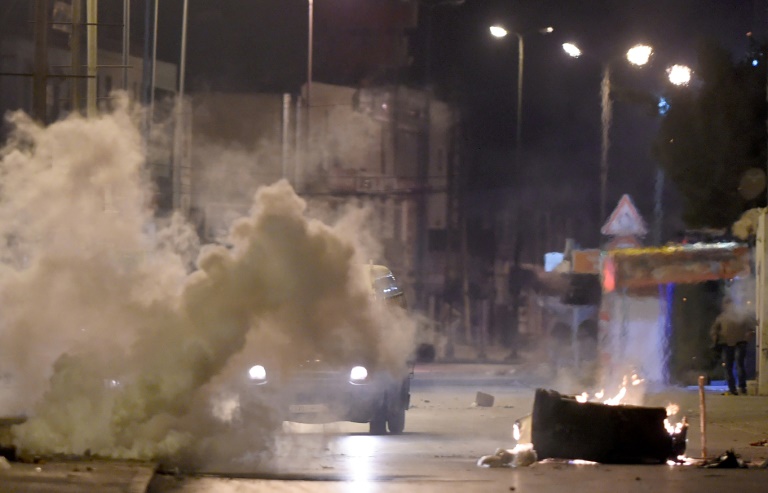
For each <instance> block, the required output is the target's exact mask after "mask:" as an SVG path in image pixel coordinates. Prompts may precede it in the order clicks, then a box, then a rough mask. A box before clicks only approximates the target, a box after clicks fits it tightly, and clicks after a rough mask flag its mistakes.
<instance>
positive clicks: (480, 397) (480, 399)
mask: <svg viewBox="0 0 768 493" xmlns="http://www.w3.org/2000/svg"><path fill="white" fill-rule="evenodd" d="M494 400H495V398H494V397H493V396H492V395H491V394H486V393H485V392H478V393H477V395H476V396H475V403H474V404H475V406H478V407H493V402H494Z"/></svg>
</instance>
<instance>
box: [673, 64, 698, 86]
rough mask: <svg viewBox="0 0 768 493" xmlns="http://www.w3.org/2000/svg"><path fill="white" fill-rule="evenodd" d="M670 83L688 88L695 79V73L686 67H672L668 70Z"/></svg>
mask: <svg viewBox="0 0 768 493" xmlns="http://www.w3.org/2000/svg"><path fill="white" fill-rule="evenodd" d="M667 76H668V78H669V82H671V83H672V84H674V85H676V86H687V85H688V84H690V82H691V77H693V71H692V70H691V68H690V67H688V66H686V65H672V66H671V67H669V68H668V69H667Z"/></svg>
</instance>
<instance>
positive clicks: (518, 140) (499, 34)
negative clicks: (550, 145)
mask: <svg viewBox="0 0 768 493" xmlns="http://www.w3.org/2000/svg"><path fill="white" fill-rule="evenodd" d="M489 29H490V31H491V36H493V37H496V38H503V37H506V36H507V35H508V34H510V32H509V31H507V30H506V29H504V28H503V27H502V26H499V25H495V26H491V27H490V28H489ZM552 31H554V28H553V27H551V26H548V27H545V28H542V29H538V30H537V32H538V33H539V34H549V33H551V32H552ZM511 34H514V35H515V36H516V37H517V107H516V110H517V113H516V116H515V167H516V168H517V169H519V168H520V149H521V147H522V129H523V67H524V66H525V41H524V40H525V37H524V34H523V33H518V32H513V33H511Z"/></svg>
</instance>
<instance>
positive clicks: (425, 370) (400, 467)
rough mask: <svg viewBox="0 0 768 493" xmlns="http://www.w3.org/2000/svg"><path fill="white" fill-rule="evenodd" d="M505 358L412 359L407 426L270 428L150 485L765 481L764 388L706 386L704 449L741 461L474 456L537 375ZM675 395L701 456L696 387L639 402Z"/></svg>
mask: <svg viewBox="0 0 768 493" xmlns="http://www.w3.org/2000/svg"><path fill="white" fill-rule="evenodd" d="M518 371H519V370H518V369H516V368H514V367H511V366H504V365H472V366H461V367H459V366H455V367H454V366H450V365H435V366H433V367H422V368H421V369H420V371H417V373H416V376H415V379H414V382H413V388H412V408H411V409H410V410H409V411H408V413H407V421H406V433H404V434H403V435H400V436H383V437H375V436H369V435H367V433H366V432H367V427H366V426H365V425H356V424H349V423H342V424H332V425H325V426H322V425H311V426H309V425H291V426H287V427H285V428H284V430H283V432H282V433H280V434H279V436H278V437H277V438H276V444H277V446H276V448H275V454H274V456H273V457H272V458H271V460H269V461H268V463H262V464H260V465H258V466H254V468H253V469H251V470H249V471H245V472H244V471H243V470H227V468H226V467H222V466H218V467H212V468H211V469H209V470H208V471H205V472H204V473H203V474H200V475H197V476H173V475H167V474H158V475H156V476H155V479H154V480H153V482H152V485H151V488H150V491H151V493H171V492H173V493H202V492H206V493H230V492H232V493H234V492H238V493H240V492H244V493H245V492H261V491H286V492H301V491H313V492H315V491H317V492H325V491H354V492H390V491H391V492H401V491H402V492H406V491H407V492H432V491H435V492H437V491H440V492H444V491H447V492H452V491H462V492H474V491H478V492H479V491H483V492H487V491H537V492H547V491H563V490H565V489H567V490H568V491H569V493H579V492H590V493H595V492H598V493H599V492H601V491H611V492H613V491H617V490H621V491H628V492H635V491H637V492H641V491H642V492H647V491H675V492H689V491H690V492H694V491H695V492H697V493H700V492H701V491H716V490H719V489H734V488H738V489H739V490H740V491H743V492H752V491H754V492H758V491H760V492H762V491H765V490H766V486H765V485H766V484H768V469H761V468H758V467H756V466H757V465H760V464H762V463H763V462H764V461H765V460H766V458H767V457H768V447H753V446H750V443H754V442H757V441H759V440H761V439H764V438H766V437H768V398H766V397H750V396H739V397H732V396H721V395H719V393H717V392H709V393H708V395H707V407H708V409H707V412H708V432H707V444H708V450H709V456H717V455H719V454H720V453H721V452H725V451H726V450H728V449H731V448H733V449H734V450H735V451H736V453H738V454H739V455H740V456H741V458H742V460H745V461H747V462H748V463H750V464H751V465H752V466H753V467H751V468H748V469H704V468H700V467H696V466H690V465H689V466H679V465H678V466H669V465H656V466H639V465H630V466H617V465H596V464H592V465H574V464H569V463H566V462H562V461H547V462H539V463H536V464H534V465H532V466H530V467H518V468H482V467H478V466H477V461H478V459H479V458H480V457H481V456H484V455H488V454H493V453H494V452H495V451H496V449H497V448H512V447H513V446H514V445H515V441H514V439H513V438H512V425H513V423H514V421H515V420H516V419H518V418H520V417H523V416H525V415H527V414H528V413H530V411H531V407H532V404H533V397H534V390H535V388H536V386H537V385H538V384H539V383H541V382H536V381H531V379H526V378H524V377H522V376H519V375H518V374H517V372H518ZM478 391H482V392H485V393H488V394H490V395H493V396H494V398H495V399H494V404H493V406H492V407H479V406H476V405H475V404H474V403H475V397H476V393H477V392H478ZM669 403H676V404H678V405H679V406H680V409H681V412H680V414H681V415H685V416H686V417H687V418H688V420H689V422H690V423H691V428H690V433H689V442H688V449H687V454H686V455H687V456H688V457H690V458H700V457H701V455H702V454H701V440H700V433H699V427H698V423H699V400H698V392H697V391H696V390H688V389H680V388H675V389H661V390H659V391H656V392H651V393H648V394H647V395H646V396H645V402H644V404H645V405H653V406H657V405H659V406H666V405H667V404H669Z"/></svg>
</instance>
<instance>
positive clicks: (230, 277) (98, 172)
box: [0, 101, 414, 462]
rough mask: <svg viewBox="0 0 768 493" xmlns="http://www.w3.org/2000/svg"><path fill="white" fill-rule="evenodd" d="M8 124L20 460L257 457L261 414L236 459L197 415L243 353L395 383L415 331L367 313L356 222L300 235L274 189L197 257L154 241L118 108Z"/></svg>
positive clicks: (4, 242) (9, 265) (2, 168)
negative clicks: (350, 366)
mask: <svg viewBox="0 0 768 493" xmlns="http://www.w3.org/2000/svg"><path fill="white" fill-rule="evenodd" d="M10 122H11V124H12V125H13V126H14V128H15V131H14V132H13V134H12V137H11V138H10V139H9V141H8V143H7V144H6V145H5V146H4V147H3V149H2V151H0V158H1V160H0V176H2V180H1V181H0V259H2V260H3V261H4V263H3V265H2V270H1V271H0V307H1V309H0V324H1V325H0V361H1V362H2V363H1V364H3V365H4V367H5V368H4V369H5V370H7V371H11V372H12V373H13V374H14V376H15V379H16V384H17V388H18V389H19V391H18V392H17V393H16V394H15V395H14V396H13V398H14V400H13V402H12V406H13V407H14V408H18V409H25V410H29V411H30V417H29V419H28V421H27V422H26V423H25V424H23V425H20V426H17V427H15V428H14V430H13V432H14V437H15V444H16V445H17V447H18V448H19V449H20V451H21V452H22V453H40V454H57V453H64V454H83V453H85V452H86V451H89V452H90V453H92V454H97V455H101V456H110V457H122V458H140V459H149V458H169V459H174V460H187V461H190V462H196V461H199V460H200V457H202V456H218V457H221V456H222V455H228V456H229V457H235V456H237V454H243V453H245V452H246V451H247V452H250V453H255V454H257V455H258V454H263V453H266V452H268V451H269V447H270V443H271V432H272V431H273V429H274V427H275V423H274V422H273V420H271V418H270V415H269V412H268V410H266V409H265V410H264V419H263V420H260V421H257V422H252V423H249V424H248V426H249V427H250V428H249V430H248V433H247V435H248V443H247V444H246V443H243V442H244V440H242V436H243V433H242V430H234V429H233V428H232V425H231V423H226V422H225V421H222V420H220V419H216V417H215V416H214V413H213V409H214V407H213V406H212V405H211V402H210V399H211V398H212V397H213V396H217V395H222V394H221V393H220V392H219V390H220V389H219V388H217V384H220V383H222V382H225V381H226V379H227V377H231V376H232V375H233V374H235V373H236V372H237V371H238V365H239V364H240V363H241V362H242V361H244V355H247V347H251V346H256V347H257V348H258V349H259V350H260V351H262V352H263V351H268V352H270V351H271V352H273V353H280V352H281V351H284V352H290V353H291V354H292V355H294V356H295V355H302V354H306V355H310V354H314V353H317V352H320V353H322V354H323V355H324V357H325V358H327V359H329V360H332V361H337V362H344V361H351V360H352V358H354V357H360V356H361V355H362V356H365V357H366V358H367V359H369V360H370V361H373V362H375V364H376V365H378V366H383V367H386V368H390V369H392V370H393V371H396V370H399V369H401V368H402V365H403V363H404V361H405V359H406V358H407V357H408V356H409V353H410V346H409V344H410V340H411V337H412V335H413V330H414V324H413V322H411V321H410V319H408V318H407V317H405V316H404V315H403V314H401V313H398V312H392V311H387V310H384V309H383V308H382V306H381V305H379V304H374V303H371V301H370V296H369V292H368V287H367V286H366V284H365V280H364V277H363V276H362V275H361V272H362V270H360V269H356V268H355V266H356V265H361V264H364V263H366V261H367V259H368V258H369V253H370V252H374V253H378V251H377V247H376V241H375V240H374V238H373V236H371V235H366V234H361V231H364V230H365V228H364V227H363V224H364V221H365V214H364V212H361V210H360V209H359V208H353V209H352V212H351V213H348V214H344V215H343V216H342V218H341V219H340V220H338V221H337V222H335V223H333V224H326V223H323V222H321V221H319V220H317V219H311V218H310V214H309V213H308V211H307V206H306V203H305V202H304V201H303V200H302V199H301V198H299V197H298V196H297V195H296V194H295V193H294V191H293V189H292V188H291V186H290V185H289V184H288V183H287V182H285V181H281V182H278V183H276V184H274V185H272V186H269V187H263V188H261V189H259V190H258V191H257V192H256V194H255V198H254V205H253V207H252V210H251V211H250V214H248V215H247V216H246V217H243V218H241V219H238V220H237V221H235V222H234V223H233V224H232V226H231V228H230V232H229V236H228V238H227V239H226V245H227V246H222V245H203V246H202V247H199V244H198V242H197V239H196V238H195V237H194V235H193V234H192V229H191V228H190V227H189V225H187V224H185V223H184V222H183V221H181V220H180V218H178V217H177V218H175V219H173V220H172V221H171V223H170V224H169V225H168V226H167V228H165V229H162V230H160V231H159V232H154V230H153V227H152V225H154V224H155V219H154V218H153V215H152V210H151V209H150V207H149V204H150V201H151V196H152V189H151V186H150V184H149V182H148V180H147V177H146V171H145V169H144V156H143V147H142V141H141V136H140V133H139V131H138V129H137V126H136V125H135V124H134V119H133V117H132V109H131V108H130V107H129V105H128V103H127V102H125V101H123V102H121V103H120V104H119V105H118V107H117V109H116V110H115V111H114V112H112V113H110V114H108V115H104V116H101V117H99V118H96V119H84V118H80V117H72V118H69V119H66V120H64V121H61V122H57V123H55V124H52V125H50V126H49V127H47V128H43V127H40V126H38V125H36V124H35V123H34V122H32V121H31V120H30V119H29V118H27V117H26V116H25V115H23V114H20V113H19V114H15V115H13V116H11V117H10ZM198 248H199V252H200V253H199V255H198V256H197V258H196V269H195V270H194V271H193V272H192V273H191V274H188V272H187V270H188V269H187V266H188V265H189V260H190V258H192V256H193V255H194V254H196V253H197V251H198ZM366 250H367V251H366ZM385 333H386V334H387V336H386V337H384V336H383V334H385ZM265 345H271V346H269V347H264V346H265ZM244 348H245V349H246V351H244ZM239 368H240V369H242V368H244V367H242V366H240V367H239ZM217 412H219V414H220V412H221V409H218V411H217ZM236 438H239V439H238V440H236Z"/></svg>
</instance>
